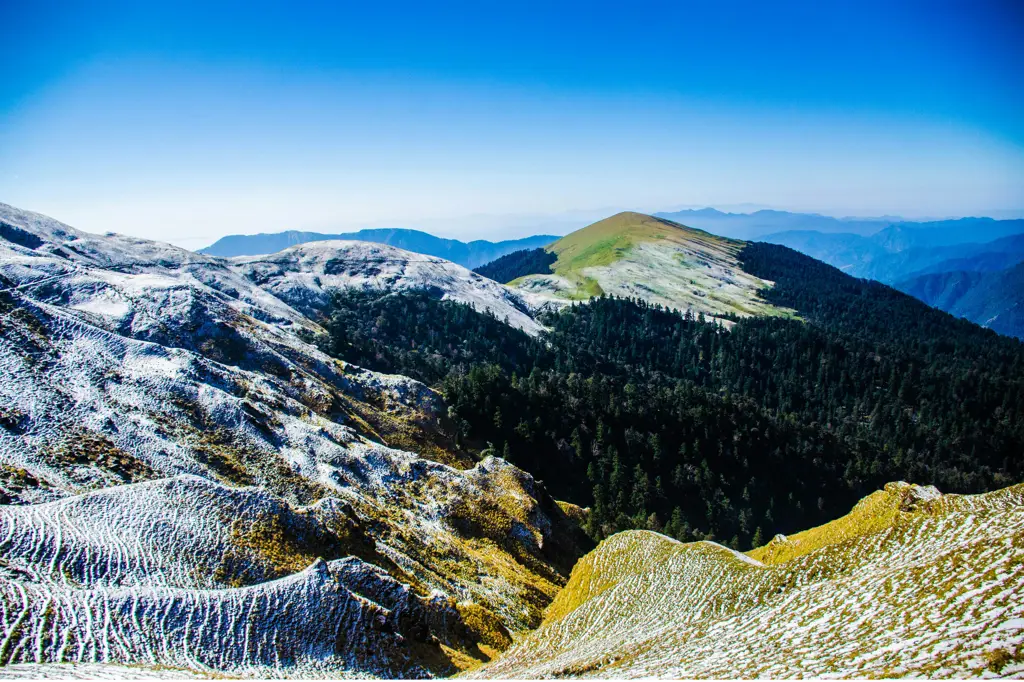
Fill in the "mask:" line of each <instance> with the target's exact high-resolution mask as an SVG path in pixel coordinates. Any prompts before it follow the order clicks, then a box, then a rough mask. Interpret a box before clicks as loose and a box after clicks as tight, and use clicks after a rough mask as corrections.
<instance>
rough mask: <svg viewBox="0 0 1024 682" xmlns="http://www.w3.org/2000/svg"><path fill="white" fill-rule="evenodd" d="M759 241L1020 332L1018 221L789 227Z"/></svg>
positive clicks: (1022, 242) (1023, 245) (1023, 224)
mask: <svg viewBox="0 0 1024 682" xmlns="http://www.w3.org/2000/svg"><path fill="white" fill-rule="evenodd" d="M1007 233H1009V234H1007ZM996 237H997V238H996ZM986 239H991V241H985V240H986ZM763 240H764V241H766V242H769V243H772V244H781V245H784V246H788V247H790V248H792V249H795V250H797V251H800V252H801V253H804V254H807V255H808V256H811V257H812V258H816V259H818V260H821V261H823V262H825V263H828V264H830V265H833V266H835V267H837V268H839V269H841V270H843V271H844V272H846V273H847V274H850V275H853V276H855V277H864V278H869V279H875V280H878V281H880V282H884V283H886V284H891V285H893V286H895V287H896V288H897V289H899V290H901V291H903V292H905V293H908V294H910V295H912V296H915V297H916V298H918V299H920V300H922V301H924V302H925V303H927V304H929V305H931V306H934V307H936V308H939V309H940V310H944V311H946V312H949V313H952V314H954V315H956V316H958V317H965V318H966V319H969V320H971V321H972V322H975V323H977V324H980V325H982V326H985V327H990V328H992V329H995V330H996V331H998V332H1000V333H1002V334H1007V335H1009V336H1018V337H1019V336H1021V333H1022V331H1024V329H1022V325H1021V322H1020V321H1019V319H1018V318H1019V315H1020V314H1019V313H1017V312H1015V311H1016V310H1019V309H1020V307H1021V301H1020V296H1019V292H1020V283H1019V282H1018V281H1017V280H1018V279H1019V277H1016V276H1015V275H1014V273H1015V272H1016V270H1015V268H1014V266H1015V265H1017V264H1018V263H1020V262H1022V261H1024V221H1022V220H1003V221H996V220H991V219H988V218H964V219H961V220H950V221H941V222H934V223H921V224H900V225H893V226H890V227H888V228H886V229H884V230H882V231H880V232H878V233H876V234H874V235H872V236H870V237H864V236H861V235H856V234H822V233H820V232H806V231H805V232H800V231H793V232H782V233H778V234H771V235H767V236H765V237H764V238H763ZM967 240H970V241H967ZM964 297H967V298H966V300H963V299H964Z"/></svg>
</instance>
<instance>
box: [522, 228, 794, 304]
mask: <svg viewBox="0 0 1024 682" xmlns="http://www.w3.org/2000/svg"><path fill="white" fill-rule="evenodd" d="M743 246H744V242H740V241H736V240H733V239H725V238H723V237H717V236H715V235H712V234H710V233H708V232H704V231H703V230H697V229H694V228H691V227H686V226H685V225H681V224H679V223H676V222H673V221H671V220H668V219H665V218H658V217H656V216H650V215H646V214H644V213H637V212H634V211H623V212H622V213H616V214H615V215H613V216H610V217H608V218H605V219H604V220H600V221H598V222H596V223H593V224H592V225H588V226H587V227H584V228H582V229H580V230H577V231H575V232H572V233H571V234H568V235H566V236H565V237H562V238H561V239H559V240H558V241H556V242H555V243H554V244H551V245H550V246H548V247H547V250H548V251H549V252H550V253H553V254H555V255H556V256H558V260H557V261H555V263H554V264H553V265H552V266H551V271H552V274H550V275H546V274H545V275H527V276H526V277H522V278H520V279H519V280H516V281H514V282H513V283H512V284H513V285H514V286H516V287H517V288H518V289H519V290H520V292H522V293H523V295H524V296H525V297H526V298H527V299H528V300H529V301H530V302H531V303H532V304H533V305H535V306H541V307H543V306H547V307H556V308H557V307H561V306H565V305H568V304H569V303H571V302H573V301H585V300H588V299H590V298H591V297H593V296H600V295H601V294H611V295H615V296H623V297H629V298H640V299H643V300H645V301H649V302H651V303H657V304H659V305H663V306H665V307H668V308H675V309H677V310H688V311H692V312H693V313H694V314H698V313H703V314H705V315H710V316H721V315H733V314H735V315H741V316H742V315H751V314H768V315H773V314H780V313H781V312H782V311H780V310H778V309H776V308H774V307H773V306H770V305H768V304H766V303H765V302H764V301H763V300H761V298H760V296H759V295H758V291H760V290H761V289H764V288H765V287H766V286H768V283H767V282H765V281H764V280H762V279H760V278H758V277H754V276H753V275H749V274H747V273H746V272H744V271H743V269H742V267H741V266H740V264H739V261H738V259H737V254H738V253H739V251H740V249H742V248H743Z"/></svg>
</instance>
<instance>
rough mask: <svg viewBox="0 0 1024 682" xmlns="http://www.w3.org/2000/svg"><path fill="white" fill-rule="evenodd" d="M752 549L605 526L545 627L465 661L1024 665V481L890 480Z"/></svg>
mask: <svg viewBox="0 0 1024 682" xmlns="http://www.w3.org/2000/svg"><path fill="white" fill-rule="evenodd" d="M751 555H753V556H754V557H757V559H755V558H751V557H750V556H745V555H742V554H738V553H736V552H733V551H731V550H729V549H726V548H724V547H721V546H719V545H716V544H714V543H710V542H698V543H692V544H681V543H678V542H676V541H674V540H671V539H669V538H666V537H664V536H661V535H657V534H655V533H650V532H646V531H630V532H625V533H620V534H618V535H615V536H613V537H611V538H609V539H608V540H606V541H604V542H603V543H602V544H601V545H600V546H599V547H598V548H597V549H596V550H594V551H593V552H591V553H590V554H588V555H587V556H586V557H584V558H583V559H582V560H581V561H580V562H579V563H578V564H577V565H576V567H575V568H574V569H573V572H572V577H571V579H570V581H569V584H568V585H567V586H566V588H565V589H564V590H563V591H562V592H561V593H560V594H559V596H558V598H557V599H556V600H555V602H554V603H553V604H552V606H551V607H550V609H549V612H548V615H547V618H546V621H545V624H544V626H543V627H541V628H540V629H539V630H537V631H535V632H533V633H531V634H530V635H529V637H527V638H525V639H524V640H523V641H522V642H520V643H519V644H517V645H516V646H515V647H513V648H512V649H510V650H509V651H508V652H507V653H506V654H505V655H504V656H503V657H501V658H500V659H498V660H497V661H496V662H494V663H492V664H489V665H487V666H486V667H484V668H481V669H480V670H478V671H476V673H474V675H478V676H481V677H514V678H535V677H550V676H555V677H562V676H569V677H573V676H595V677H664V678H694V677H711V678H737V677H738V678H751V677H756V676H767V677H833V676H835V677H897V676H904V675H924V676H927V677H966V676H992V675H1000V676H1009V677H1014V676H1019V675H1020V674H1022V673H1024V601H1022V599H1021V595H1022V594H1024V485H1018V486H1015V487H1013V488H1007V489H1005V490H1001V491H997V492H994V493H988V494H985V495H976V496H959V495H940V494H939V493H938V491H936V490H935V489H934V488H921V487H917V486H911V485H908V484H905V483H897V484H890V485H888V486H886V488H885V490H884V491H879V492H877V493H875V494H873V495H871V496H869V497H867V498H865V499H864V500H863V501H861V503H859V504H858V505H857V507H855V508H854V510H853V511H852V512H851V513H850V514H849V515H848V516H846V517H843V518H842V519H839V520H837V521H834V522H832V523H829V524H826V525H825V526H822V527H819V528H816V529H813V530H811V531H807V532H805V533H801V534H799V535H796V536H793V537H791V538H784V537H782V536H778V537H777V538H776V539H775V540H773V541H772V542H771V543H769V544H768V545H767V546H766V547H764V548H762V549H760V550H755V551H754V552H751ZM758 559H759V560H758Z"/></svg>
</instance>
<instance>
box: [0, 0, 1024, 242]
mask: <svg viewBox="0 0 1024 682" xmlns="http://www.w3.org/2000/svg"><path fill="white" fill-rule="evenodd" d="M0 25H2V26H4V38H3V41H0V125H2V127H0V201H3V202H6V203H11V204H14V205H17V206H20V207H23V208H29V209H33V210H37V211H41V212H44V213H47V214H49V215H52V216H54V217H57V218H58V219H61V220H64V221H65V222H68V223H70V224H72V225H75V226H76V227H80V228H82V229H87V230H92V231H105V230H114V231H118V232H125V233H129V234H136V235H139V236H145V237H152V238H159V239H165V240H168V241H174V242H177V243H180V244H184V245H189V246H201V245H204V244H206V243H209V242H211V241H213V240H214V239H215V238H217V237H219V236H221V235H223V234H228V233H238V232H259V231H278V230H282V229H289V228H294V229H316V230H331V229H348V228H351V227H358V226H361V225H381V224H386V225H394V226H432V227H433V229H434V231H436V232H439V233H447V234H451V235H453V236H460V237H468V236H473V237H489V238H497V237H502V236H507V234H512V233H514V232H516V230H517V228H516V227H515V225H516V224H517V223H516V221H517V220H518V219H513V218H503V219H491V218H488V219H483V218H481V219H475V218H469V219H467V218H466V216H474V215H477V214H488V215H490V216H510V215H524V216H525V215H546V214H558V213H561V212H563V211H570V210H581V211H584V212H593V213H600V212H601V211H603V210H612V209H617V208H636V209H640V210H647V211H655V210H665V209H670V208H674V207H677V206H681V205H718V206H721V205H731V204H740V203H746V202H749V203H753V204H760V205H770V206H777V207H784V208H791V209H798V210H815V211H820V212H825V213H833V214H849V215H853V214H856V215H878V214H883V213H888V214H902V215H907V216H947V215H978V214H993V213H997V212H999V211H1004V210H1013V209H1022V208H1024V87H1022V83H1024V44H1022V43H1024V41H1022V40H1021V38H1020V36H1021V35H1022V34H1024V3H1021V2H962V3H945V2H929V3H899V2H885V3H875V2H850V3H795V4H794V3H768V2H754V3H730V2H724V3H712V2H702V3H646V2H631V3H628V4H627V3H621V4H610V3H609V4H602V3H594V2H591V3H578V4H566V3H554V2H540V3H533V2H515V3H496V2H494V3H492V2H476V3H466V4H448V3H445V4H432V3H422V2H420V3H404V2H403V3H390V2H373V3H368V2H363V3H359V4H354V3H331V4H323V5H317V4H305V5H299V4H297V3H291V4H289V5H285V4H283V3H262V2H244V3H242V2H239V3H236V4H224V3H206V2H203V3H191V2H187V1H184V2H173V3H161V2H132V3H108V2H102V0H99V1H92V2H88V3H68V2H62V3H48V2H45V1H41V2H18V1H12V0H6V2H2V3H0ZM527 222H528V220H527V219H526V218H523V219H522V220H521V221H520V223H522V224H526V223H527ZM525 229H527V228H525V227H519V228H518V230H519V231H520V232H521V231H523V230H525Z"/></svg>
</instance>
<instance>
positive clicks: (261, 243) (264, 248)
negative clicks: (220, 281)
mask: <svg viewBox="0 0 1024 682" xmlns="http://www.w3.org/2000/svg"><path fill="white" fill-rule="evenodd" d="M329 239H352V240H355V241H362V242H374V243H376V244H389V245H390V246H395V247H398V248H400V249H405V250H406V251H412V252H413V253H422V254H425V255H428V256H437V257H439V258H444V259H446V260H450V261H452V262H453V263H458V264H459V265H462V266H465V267H467V268H470V269H472V268H475V267H477V266H480V265H483V264H484V263H489V262H491V261H492V260H494V259H495V258H500V257H501V256H504V255H505V254H507V253H512V252H513V251H519V250H520V249H536V248H540V247H542V246H547V245H548V244H550V243H552V242H553V241H555V240H557V239H558V237H556V236H554V235H549V234H539V235H534V236H532V237H525V238H523V239H510V240H506V241H500V242H489V241H485V240H482V239H478V240H474V241H471V242H460V241H458V240H456V239H442V238H441V237H435V236H434V235H432V234H428V233H426V232H420V231H419V230H400V229H377V230H359V231H358V232H343V233H341V234H323V233H319V232H298V231H295V230H289V231H287V232H275V233H272V234H244V235H243V234H235V235H230V236H227V237H222V238H221V239H218V240H217V241H216V242H214V243H213V244H212V245H210V246H208V247H206V248H205V249H200V253H205V254H208V255H210V256H221V257H223V258H230V257H232V256H258V255H261V254H265V253H277V252H278V251H281V250H283V249H287V248H288V247H289V246H295V245H296V244H304V243H306V242H318V241H326V240H329Z"/></svg>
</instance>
